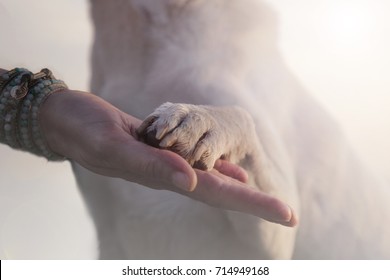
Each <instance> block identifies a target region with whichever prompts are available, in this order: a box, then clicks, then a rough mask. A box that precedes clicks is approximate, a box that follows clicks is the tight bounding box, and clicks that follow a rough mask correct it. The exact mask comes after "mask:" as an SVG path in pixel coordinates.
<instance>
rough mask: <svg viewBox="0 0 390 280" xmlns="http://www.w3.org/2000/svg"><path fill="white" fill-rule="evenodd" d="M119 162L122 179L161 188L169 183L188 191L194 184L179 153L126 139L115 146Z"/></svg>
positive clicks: (194, 179) (187, 166)
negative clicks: (120, 163) (121, 167)
mask: <svg viewBox="0 0 390 280" xmlns="http://www.w3.org/2000/svg"><path fill="white" fill-rule="evenodd" d="M116 150H117V151H118V153H117V157H118V161H119V162H122V165H123V170H124V174H123V176H122V178H124V179H126V180H129V181H133V182H137V183H140V184H143V185H146V186H148V187H152V188H158V189H162V188H163V187H164V186H166V185H173V186H175V187H177V188H179V189H181V190H184V191H192V190H193V189H194V188H195V186H196V184H197V177H196V174H195V171H194V170H193V168H192V167H191V166H190V165H189V164H188V163H187V162H186V161H185V160H184V159H183V158H182V157H180V156H179V155H177V154H175V153H173V152H171V151H167V150H160V149H157V148H154V147H151V146H148V145H146V144H144V143H142V142H138V141H136V140H134V139H130V140H128V141H126V142H124V143H123V144H121V145H118V146H117V147H116Z"/></svg>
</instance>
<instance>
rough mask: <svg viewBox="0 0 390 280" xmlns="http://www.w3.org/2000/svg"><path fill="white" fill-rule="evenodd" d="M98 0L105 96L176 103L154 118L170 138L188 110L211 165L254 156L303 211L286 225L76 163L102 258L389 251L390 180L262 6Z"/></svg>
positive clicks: (124, 105)
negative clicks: (292, 68)
mask: <svg viewBox="0 0 390 280" xmlns="http://www.w3.org/2000/svg"><path fill="white" fill-rule="evenodd" d="M91 3H92V6H91V7H92V16H93V20H94V23H95V42H94V47H93V56H92V62H93V76H92V92H94V93H96V94H98V95H99V96H101V97H102V98H104V99H106V100H108V101H109V102H111V103H112V104H114V105H115V106H117V107H118V108H120V109H122V110H123V111H125V112H127V113H129V114H131V115H134V116H136V117H138V118H140V119H144V118H145V117H147V115H149V114H150V113H152V112H153V111H154V110H155V109H156V108H157V107H159V106H160V105H161V104H163V103H165V102H171V103H165V104H164V105H162V106H160V107H159V108H158V109H157V110H156V111H154V113H153V114H154V115H153V117H155V118H157V119H158V121H156V122H155V123H154V127H152V129H153V130H155V131H157V133H158V134H161V138H164V137H166V133H165V132H164V129H165V128H164V127H163V125H162V124H163V123H169V122H168V120H169V121H171V122H175V121H176V122H177V123H180V122H181V121H182V120H183V113H180V112H184V116H185V119H186V120H187V126H185V127H184V126H179V129H180V130H177V131H178V133H177V135H176V136H175V137H176V138H177V139H179V138H180V139H184V140H183V143H189V142H191V141H190V140H192V141H193V143H192V144H191V145H190V147H189V148H188V150H186V152H183V151H184V150H185V149H186V146H185V145H184V147H181V148H180V149H179V151H178V152H179V154H180V153H182V155H183V156H185V155H187V156H188V160H189V161H191V160H192V163H194V162H199V160H201V161H202V164H203V166H205V167H206V168H210V167H212V162H213V161H214V160H215V159H216V158H218V157H220V156H224V157H226V158H228V159H229V160H231V161H233V162H235V163H238V164H240V165H242V166H243V167H244V168H245V169H246V170H247V171H248V173H249V177H250V178H249V184H250V185H251V186H253V187H256V188H259V189H261V190H262V191H266V192H268V193H271V194H273V195H276V196H278V197H280V198H282V199H283V200H284V201H286V202H287V203H288V204H289V205H291V206H292V207H293V208H294V209H295V210H296V211H297V212H298V214H299V217H300V224H299V226H298V228H297V229H292V228H286V227H283V226H280V225H277V224H273V223H270V222H267V221H264V220H262V219H258V218H256V217H253V216H249V215H246V214H241V213H236V212H232V211H226V210H221V209H215V208H212V207H209V206H207V205H205V204H203V203H200V202H197V201H194V200H191V199H189V198H186V197H183V196H180V195H178V194H175V193H172V192H168V191H156V190H151V189H148V188H146V187H143V186H139V185H137V184H134V183H129V182H126V181H124V180H121V179H114V178H107V177H102V176H98V175H95V174H93V173H91V172H89V171H87V170H85V169H84V168H82V167H80V166H78V165H77V164H74V165H73V166H74V171H75V174H76V177H77V180H78V183H79V185H80V189H81V191H82V193H83V195H84V198H85V200H86V202H87V204H88V206H89V209H90V212H91V215H92V217H93V219H94V222H95V225H96V228H97V233H98V238H99V245H100V257H101V258H103V259H110V258H114V259H119V258H133V259H148V258H151V259H179V258H184V259H238V258H242V259H250V258H251V259H253V258H271V259H275V258H300V259H301V258H303V259H306V258H389V257H390V238H388V236H390V229H389V227H388V225H387V221H390V207H389V203H388V202H389V198H390V195H389V188H387V186H385V185H384V184H381V183H380V182H379V181H378V180H377V179H376V178H373V177H372V176H371V175H370V174H369V173H368V172H367V171H366V169H365V168H364V167H363V166H361V165H360V163H359V161H358V160H357V159H356V158H355V157H354V154H353V153H352V151H351V150H350V148H349V147H348V144H347V143H346V141H345V139H344V137H343V135H342V133H341V131H340V129H339V128H338V126H337V124H336V123H335V122H334V121H333V120H332V119H331V118H330V117H329V116H328V115H327V113H326V112H324V110H323V109H322V108H321V107H320V106H319V105H318V104H317V103H316V102H315V101H314V100H313V99H311V97H310V96H308V95H307V94H306V92H305V90H304V89H303V87H302V86H301V85H300V84H299V83H298V82H297V80H296V79H295V77H294V76H293V75H292V74H291V73H290V72H289V70H288V68H287V67H286V65H285V63H284V62H283V59H282V57H281V55H280V54H279V52H278V48H277V40H276V39H277V23H276V19H275V15H274V14H273V12H272V11H271V10H270V9H269V8H268V7H267V6H266V5H265V4H264V3H263V2H262V1H259V0H242V1H227V0H209V1H206V0H186V1H184V0H160V1H153V0H143V1H141V0H132V1H131V0H117V1H104V0H91ZM187 104H192V105H187ZM204 105H207V106H204ZM232 106H238V107H240V108H244V109H245V110H246V111H243V110H242V109H237V107H232ZM180 110H181V111H180ZM247 112H248V113H249V114H248V113H247ZM199 120H200V122H199ZM199 123H202V124H203V126H198V125H196V124H199ZM159 130H160V132H158V131H159ZM204 135H207V136H208V137H204V138H203V137H202V136H204ZM211 136H212V137H211ZM176 138H175V139H176ZM200 138H201V139H202V140H203V142H202V145H199V142H198V141H197V140H199V139H200ZM167 139H168V138H167ZM177 139H176V140H177ZM194 139H195V140H194ZM170 142H172V141H171V140H169V139H168V140H165V142H164V143H165V144H166V145H167V146H168V145H169V143H170ZM198 151H201V152H198ZM205 151H207V153H206V152H205ZM194 154H197V158H195V157H194V158H192V156H193V155H194ZM205 155H207V156H205Z"/></svg>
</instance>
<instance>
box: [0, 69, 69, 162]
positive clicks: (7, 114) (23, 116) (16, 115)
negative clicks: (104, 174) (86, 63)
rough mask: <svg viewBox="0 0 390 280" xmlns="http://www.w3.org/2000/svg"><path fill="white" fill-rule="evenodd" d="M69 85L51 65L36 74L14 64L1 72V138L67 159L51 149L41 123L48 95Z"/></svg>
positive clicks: (19, 146) (29, 148)
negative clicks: (40, 114)
mask: <svg viewBox="0 0 390 280" xmlns="http://www.w3.org/2000/svg"><path fill="white" fill-rule="evenodd" d="M67 88H68V87H67V86H66V84H65V83H64V82H63V81H60V80H57V79H56V78H55V77H54V76H53V75H52V73H51V71H50V70H48V69H42V70H41V71H40V72H38V73H36V74H33V73H31V72H30V71H28V70H26V69H23V68H15V69H13V70H11V71H8V72H7V73H5V74H3V75H1V76H0V142H2V143H5V144H7V145H9V146H10V147H12V148H14V149H20V150H24V151H28V152H31V153H34V154H36V155H38V156H43V157H45V158H47V159H48V160H53V161H54V160H56V161H59V160H65V158H64V157H63V156H61V155H58V154H56V153H54V152H53V151H51V150H50V149H49V147H48V145H47V143H46V141H45V140H44V137H43V136H42V134H41V130H40V127H39V108H40V106H41V105H42V104H43V103H44V102H45V100H46V99H47V98H48V97H49V95H50V94H53V93H55V92H57V91H59V90H62V89H67Z"/></svg>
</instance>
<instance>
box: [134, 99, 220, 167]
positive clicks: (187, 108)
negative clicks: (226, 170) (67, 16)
mask: <svg viewBox="0 0 390 280" xmlns="http://www.w3.org/2000/svg"><path fill="white" fill-rule="evenodd" d="M137 133H138V136H139V138H140V139H141V140H142V141H144V142H145V143H147V144H149V145H151V146H154V147H157V148H162V149H168V150H171V151H173V152H175V153H177V154H179V155H180V156H182V157H183V158H184V159H185V160H186V161H187V162H188V163H189V164H190V165H191V166H193V167H194V168H198V169H202V170H211V169H212V168H213V166H214V164H215V161H216V160H217V159H219V158H221V157H223V155H224V153H223V150H224V148H223V147H224V141H223V138H224V136H223V135H222V134H221V129H220V127H219V126H218V122H217V121H216V119H215V117H214V116H213V115H212V114H210V112H209V109H208V108H206V107H205V106H196V105H189V104H173V103H164V104H163V105H161V106H160V107H158V108H157V109H156V110H155V111H154V112H153V113H152V114H151V115H149V116H148V117H147V118H146V119H145V120H144V121H143V123H142V124H141V126H140V127H139V128H138V129H137Z"/></svg>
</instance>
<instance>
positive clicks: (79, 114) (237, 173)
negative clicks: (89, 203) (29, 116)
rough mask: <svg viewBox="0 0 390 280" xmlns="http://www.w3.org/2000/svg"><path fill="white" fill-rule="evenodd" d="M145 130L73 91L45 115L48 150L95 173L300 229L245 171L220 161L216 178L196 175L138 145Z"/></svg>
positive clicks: (52, 101) (179, 161)
mask: <svg viewBox="0 0 390 280" xmlns="http://www.w3.org/2000/svg"><path fill="white" fill-rule="evenodd" d="M140 124H141V121H140V120H138V119H136V118H134V117H132V116H130V115H127V114H125V113H124V112H122V111H120V110H118V109H117V108H115V107H114V106H112V105H111V104H109V103H107V102H105V101H104V100H102V99H101V98H99V97H97V96H94V95H92V94H89V93H82V92H77V91H71V90H66V91H65V90H64V91H62V92H57V93H55V94H52V95H51V96H50V97H49V98H48V99H47V100H46V102H45V103H44V104H43V105H42V106H41V109H40V125H41V130H42V133H43V135H44V137H45V139H46V141H47V143H48V145H49V147H50V148H51V149H52V150H53V151H54V152H56V153H58V154H61V155H64V156H65V157H67V158H69V159H72V160H74V161H76V162H77V163H79V164H80V165H82V166H84V167H85V168H87V169H89V170H91V171H92V172H95V173H98V174H101V175H105V176H110V177H119V178H123V179H125V180H128V181H132V182H136V183H139V184H142V185H145V186H147V187H150V188H154V189H163V188H165V189H168V190H171V191H175V192H178V193H180V194H182V195H186V196H188V197H191V198H193V199H196V200H199V201H202V202H204V203H207V204H209V205H211V206H215V207H219V208H224V209H230V210H235V211H240V212H245V213H249V214H252V215H255V216H258V217H260V218H264V219H266V220H269V221H271V222H276V223H280V224H283V225H286V226H294V225H295V224H296V222H297V219H296V216H295V214H294V213H293V211H292V210H291V209H290V208H289V207H288V206H287V205H286V204H285V203H284V202H282V201H280V200H278V199H277V198H274V197H272V196H269V195H267V194H265V193H262V192H260V191H256V190H254V189H251V188H249V187H248V186H247V185H246V184H245V181H246V178H247V177H246V173H245V171H244V170H242V169H241V168H240V167H238V166H236V165H233V164H231V163H228V162H226V161H218V162H217V164H216V165H215V166H214V170H212V171H211V172H204V171H201V170H194V169H193V168H192V167H191V166H190V165H189V164H188V163H187V162H186V161H185V160H184V159H183V158H181V157H180V156H178V155H177V154H175V153H173V152H170V151H167V150H160V149H157V148H154V147H150V146H148V145H146V144H144V143H142V142H140V141H138V139H137V134H136V129H137V128H138V127H139V125H140ZM224 174H225V175H224ZM233 178H234V179H233ZM240 181H241V182H240Z"/></svg>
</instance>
